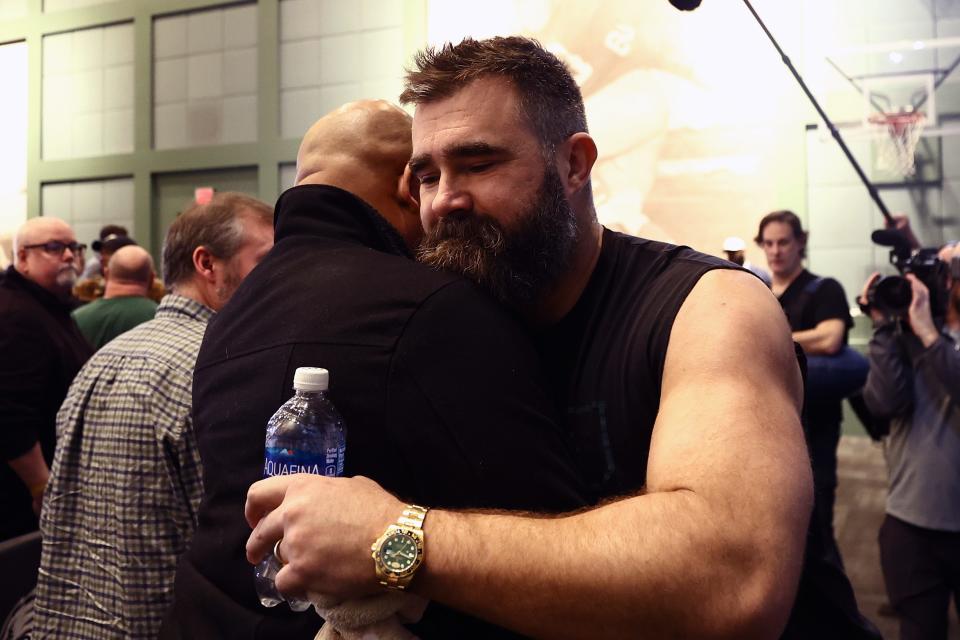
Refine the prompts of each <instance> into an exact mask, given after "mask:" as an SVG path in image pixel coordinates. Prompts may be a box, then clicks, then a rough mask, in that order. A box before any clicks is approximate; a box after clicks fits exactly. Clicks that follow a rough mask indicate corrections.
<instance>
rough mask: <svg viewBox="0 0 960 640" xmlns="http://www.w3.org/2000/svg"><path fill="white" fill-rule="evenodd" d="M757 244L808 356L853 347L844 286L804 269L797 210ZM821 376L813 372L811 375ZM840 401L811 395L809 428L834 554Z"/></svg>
mask: <svg viewBox="0 0 960 640" xmlns="http://www.w3.org/2000/svg"><path fill="white" fill-rule="evenodd" d="M756 242H757V244H758V245H760V247H761V248H762V249H763V251H764V253H766V256H767V263H768V264H769V266H770V271H771V273H772V274H773V285H772V289H773V293H774V295H776V296H777V298H779V300H780V305H781V306H782V307H783V310H784V312H785V313H786V314H787V320H788V322H789V323H790V329H791V330H792V332H793V339H794V340H795V341H796V342H797V343H798V344H799V345H800V346H801V347H803V351H804V353H805V354H806V355H807V356H831V355H835V354H836V353H838V352H839V351H840V349H842V348H843V346H844V345H845V344H846V343H847V331H848V330H849V329H850V327H852V326H853V320H852V319H851V318H850V311H849V308H848V306H847V297H846V295H845V294H844V292H843V287H842V286H840V283H839V282H837V281H836V280H834V279H832V278H820V277H818V276H816V275H814V274H812V273H810V272H809V271H807V270H806V269H804V268H803V259H804V257H806V244H807V233H806V232H805V231H804V230H803V227H802V226H801V224H800V219H799V218H798V217H797V216H796V214H794V213H793V212H791V211H774V212H773V213H770V214H768V215H766V216H764V218H763V219H762V220H761V221H760V228H759V231H758V232H757V237H756ZM815 375H816V372H815V371H811V372H810V376H815ZM840 403H841V399H840V398H839V397H831V398H825V397H822V396H811V395H809V394H808V395H807V398H806V402H805V403H804V410H803V425H804V431H805V432H806V436H807V442H808V445H809V447H810V460H811V463H812V465H813V482H814V489H815V497H814V504H815V508H816V516H817V519H818V520H819V521H820V525H821V527H823V531H824V533H825V535H826V536H827V540H828V545H829V547H830V548H831V550H832V552H833V553H836V554H837V559H838V560H839V550H838V549H837V546H836V541H835V539H834V535H833V504H834V501H835V497H836V490H837V444H838V442H839V441H840V422H841V419H842V409H841V406H840Z"/></svg>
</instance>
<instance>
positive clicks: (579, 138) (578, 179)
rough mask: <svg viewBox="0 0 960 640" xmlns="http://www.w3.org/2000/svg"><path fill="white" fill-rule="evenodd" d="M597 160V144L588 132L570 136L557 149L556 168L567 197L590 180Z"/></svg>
mask: <svg viewBox="0 0 960 640" xmlns="http://www.w3.org/2000/svg"><path fill="white" fill-rule="evenodd" d="M596 162H597V144H596V143H595V142H594V141H593V138H592V137H590V134H589V133H586V132H583V131H581V132H578V133H575V134H573V135H572V136H570V137H569V138H567V139H566V141H564V142H563V144H561V145H560V147H559V148H558V149H557V170H558V172H559V173H560V180H561V182H563V186H564V190H565V191H566V192H567V197H568V198H572V197H573V196H575V195H576V194H577V193H579V192H580V190H581V189H583V187H584V186H585V185H587V184H588V183H589V182H590V172H591V171H593V165H594V164H595V163H596Z"/></svg>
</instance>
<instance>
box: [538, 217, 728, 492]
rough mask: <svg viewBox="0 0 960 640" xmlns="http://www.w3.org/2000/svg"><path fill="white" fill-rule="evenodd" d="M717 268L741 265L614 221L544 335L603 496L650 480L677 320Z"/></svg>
mask: <svg viewBox="0 0 960 640" xmlns="http://www.w3.org/2000/svg"><path fill="white" fill-rule="evenodd" d="M717 268H728V269H729V268H737V267H736V266H735V265H734V264H732V263H730V262H727V261H725V260H720V259H719V258H714V257H712V256H708V255H706V254H702V253H698V252H696V251H694V250H693V249H690V248H688V247H680V246H674V245H668V244H664V243H661V242H654V241H652V240H643V239H641V238H635V237H632V236H628V235H624V234H621V233H616V232H614V231H610V230H609V229H604V231H603V245H602V248H601V251H600V258H599V259H598V261H597V266H596V269H594V272H593V275H592V276H591V278H590V282H589V283H588V284H587V288H586V289H585V290H584V292H583V295H581V296H580V299H579V300H578V301H577V303H576V305H575V306H574V308H573V309H572V310H571V311H570V313H568V314H567V315H566V317H564V318H563V320H561V321H560V323H559V324H557V325H555V326H554V327H552V328H550V329H548V330H546V331H545V332H543V333H542V334H541V335H542V339H541V343H540V347H541V352H542V356H543V358H544V361H545V364H546V369H547V371H548V372H549V375H551V376H552V380H551V382H553V388H554V389H555V390H556V392H557V394H558V396H557V398H558V403H559V405H560V406H561V407H562V408H563V409H564V411H565V420H566V423H567V427H568V430H569V434H570V437H571V439H572V443H573V447H574V449H575V452H576V453H575V455H576V457H577V460H578V462H579V464H580V466H581V470H582V473H583V476H584V478H585V480H586V481H587V484H588V487H589V488H590V489H591V491H593V492H595V493H596V497H605V496H611V495H617V494H621V493H624V492H630V491H636V490H637V489H639V488H640V487H642V486H643V485H644V483H645V482H646V472H647V455H648V453H649V449H650V436H651V434H652V432H653V423H654V420H656V417H657V410H658V408H659V406H660V382H661V379H662V377H663V365H664V360H665V359H666V354H667V343H668V341H669V340H670V331H671V329H672V328H673V321H674V318H676V316H677V312H678V311H679V310H680V306H681V305H682V304H683V301H684V300H685V299H686V297H687V295H688V294H689V293H690V291H691V290H692V289H693V287H694V285H696V283H697V281H698V280H699V279H700V277H701V276H702V275H703V274H704V273H706V272H707V271H710V270H712V269H717Z"/></svg>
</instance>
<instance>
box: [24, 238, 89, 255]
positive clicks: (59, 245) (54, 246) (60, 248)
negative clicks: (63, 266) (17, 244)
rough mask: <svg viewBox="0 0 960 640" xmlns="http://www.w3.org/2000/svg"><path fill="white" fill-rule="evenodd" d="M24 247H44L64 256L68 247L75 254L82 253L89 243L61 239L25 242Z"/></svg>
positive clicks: (53, 253)
mask: <svg viewBox="0 0 960 640" xmlns="http://www.w3.org/2000/svg"><path fill="white" fill-rule="evenodd" d="M23 248H24V249H43V250H44V251H46V252H47V253H49V254H51V255H56V256H62V255H63V252H64V251H66V250H67V249H70V251H71V253H73V254H74V255H79V254H82V253H83V252H84V251H85V250H86V248H87V245H85V244H82V243H80V242H60V241H59V240H52V241H50V242H41V243H40V244H25V245H23Z"/></svg>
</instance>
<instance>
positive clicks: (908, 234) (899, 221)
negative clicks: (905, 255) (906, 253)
mask: <svg viewBox="0 0 960 640" xmlns="http://www.w3.org/2000/svg"><path fill="white" fill-rule="evenodd" d="M886 225H887V229H893V230H895V231H899V232H900V233H901V234H902V235H903V237H904V238H906V239H907V242H909V243H910V248H911V249H919V248H920V241H919V240H917V236H916V235H915V234H914V233H913V229H912V228H911V227H910V217H909V216H907V214H905V213H898V214H896V215H894V216H893V223H892V224H891V223H890V222H889V221H888V222H887V223H886Z"/></svg>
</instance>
